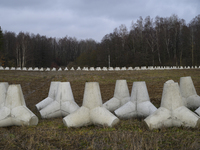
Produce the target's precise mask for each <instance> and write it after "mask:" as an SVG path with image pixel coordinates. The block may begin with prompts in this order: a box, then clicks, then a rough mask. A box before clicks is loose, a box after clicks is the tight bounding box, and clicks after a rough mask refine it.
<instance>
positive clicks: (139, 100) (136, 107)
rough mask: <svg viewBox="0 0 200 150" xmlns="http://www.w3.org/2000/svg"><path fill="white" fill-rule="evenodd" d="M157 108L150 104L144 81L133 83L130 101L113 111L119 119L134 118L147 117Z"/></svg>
mask: <svg viewBox="0 0 200 150" xmlns="http://www.w3.org/2000/svg"><path fill="white" fill-rule="evenodd" d="M156 110H157V108H156V107H155V106H154V105H153V104H152V103H151V102H150V99H149V94H148V91H147V87H146V83H145V82H144V81H140V82H133V86H132V92H131V100H130V101H129V102H128V103H126V104H124V105H123V106H121V107H120V108H118V109H117V110H115V114H116V115H117V116H118V117H119V118H121V119H129V118H135V117H147V116H149V115H150V114H152V113H153V112H154V111H156Z"/></svg>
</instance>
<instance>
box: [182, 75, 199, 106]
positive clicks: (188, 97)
mask: <svg viewBox="0 0 200 150" xmlns="http://www.w3.org/2000/svg"><path fill="white" fill-rule="evenodd" d="M180 91H181V95H182V97H183V100H184V101H185V106H186V107H188V108H198V107H199V106H200V96H199V95H197V92H196V89H195V87H194V84H193V81H192V78H191V77H190V76H188V77H181V78H180Z"/></svg>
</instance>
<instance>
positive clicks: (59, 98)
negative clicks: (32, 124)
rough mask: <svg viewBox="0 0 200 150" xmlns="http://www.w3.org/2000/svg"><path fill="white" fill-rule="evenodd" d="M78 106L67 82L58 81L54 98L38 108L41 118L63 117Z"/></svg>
mask: <svg viewBox="0 0 200 150" xmlns="http://www.w3.org/2000/svg"><path fill="white" fill-rule="evenodd" d="M78 108H79V106H78V105H77V104H76V102H75V101H74V96H73V93H72V90H71V86H70V83H69V82H60V83H58V91H57V93H56V98H55V100H54V101H52V102H51V103H50V104H48V105H47V106H46V107H44V108H42V109H41V110H40V115H41V117H42V118H54V117H62V116H63V117H64V116H66V115H69V114H70V113H72V112H74V111H75V110H77V109H78Z"/></svg>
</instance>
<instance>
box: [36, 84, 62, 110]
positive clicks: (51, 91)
mask: <svg viewBox="0 0 200 150" xmlns="http://www.w3.org/2000/svg"><path fill="white" fill-rule="evenodd" d="M59 83H60V82H55V81H53V82H51V84H50V89H49V94H48V97H47V98H45V99H44V100H42V101H41V102H39V103H37V104H36V105H35V106H36V108H37V109H38V111H40V110H41V109H43V108H44V107H46V106H47V105H49V104H50V103H52V102H53V101H54V100H55V97H56V93H57V92H58V86H59Z"/></svg>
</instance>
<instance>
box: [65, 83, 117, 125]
mask: <svg viewBox="0 0 200 150" xmlns="http://www.w3.org/2000/svg"><path fill="white" fill-rule="evenodd" d="M63 122H64V124H65V125H66V126H67V127H81V126H87V125H91V124H95V125H105V126H109V127H112V126H114V125H115V124H117V123H118V122H119V119H118V118H117V117H116V116H114V115H113V114H112V113H111V112H109V111H108V110H107V109H105V108H104V107H102V98H101V93H100V88H99V83H98V82H87V83H86V84H85V91H84V97H83V105H82V106H81V107H80V108H79V109H77V110H76V111H75V112H73V113H71V114H70V115H68V116H66V117H65V118H63Z"/></svg>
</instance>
